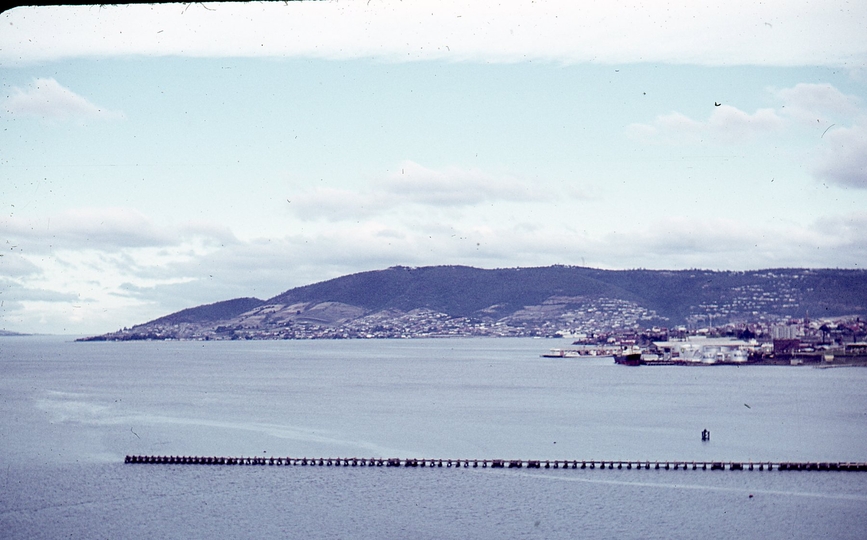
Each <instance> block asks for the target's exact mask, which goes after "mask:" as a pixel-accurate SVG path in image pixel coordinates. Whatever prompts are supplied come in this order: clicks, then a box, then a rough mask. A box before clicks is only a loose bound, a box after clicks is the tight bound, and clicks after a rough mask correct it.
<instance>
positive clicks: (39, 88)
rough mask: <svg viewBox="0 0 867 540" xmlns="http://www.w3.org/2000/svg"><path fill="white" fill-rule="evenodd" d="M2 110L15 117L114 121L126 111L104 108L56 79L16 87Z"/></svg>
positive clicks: (41, 80) (40, 80)
mask: <svg viewBox="0 0 867 540" xmlns="http://www.w3.org/2000/svg"><path fill="white" fill-rule="evenodd" d="M3 109H4V110H5V111H6V113H7V114H10V115H13V116H19V115H20V116H36V117H39V118H43V119H49V120H68V119H78V120H90V119H95V120H115V119H119V118H123V113H120V112H115V111H109V110H106V109H103V108H101V107H99V106H97V105H94V104H93V103H91V102H89V101H88V100H87V99H85V98H83V97H81V96H79V95H78V94H76V93H75V92H73V91H72V90H70V89H68V88H66V87H64V86H62V85H61V84H60V83H58V82H57V81H55V80H54V79H51V78H48V79H34V80H33V82H32V83H31V84H30V86H29V87H28V88H26V89H21V88H17V87H15V88H13V89H12V94H11V95H10V96H9V97H8V98H6V101H4V102H3Z"/></svg>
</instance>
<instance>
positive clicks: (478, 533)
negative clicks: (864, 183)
mask: <svg viewBox="0 0 867 540" xmlns="http://www.w3.org/2000/svg"><path fill="white" fill-rule="evenodd" d="M555 345H556V343H554V342H551V341H544V340H516V339H459V340H403V341H328V342H326V341H316V342H306V341H305V342H240V343H239V342H226V343H195V342H191V343H176V342H145V343H71V342H69V341H68V340H63V339H60V338H4V339H2V340H0V485H2V486H3V489H2V490H0V537H3V538H57V537H68V538H142V537H159V538H214V537H220V538H248V537H251V536H254V535H255V536H258V537H262V536H281V537H295V538H575V537H581V538H611V537H618V538H653V537H660V538H663V537H664V538H695V537H697V536H703V537H710V538H732V537H740V538H752V537H755V538H759V537H761V538H820V537H822V538H864V537H865V534H864V531H865V530H867V517H865V515H864V512H863V509H864V508H865V507H867V474H864V473H833V472H820V473H819V472H817V473H803V472H802V473H794V472H777V471H774V472H767V471H764V472H758V471H753V472H749V471H744V472H729V471H727V472H713V473H711V472H701V471H682V470H681V471H664V470H661V471H655V470H650V471H647V470H641V471H637V470H622V471H618V470H605V471H601V470H598V469H597V470H593V471H590V470H583V471H582V470H571V469H570V470H562V469H560V470H553V469H550V470H545V469H542V470H527V469H522V470H520V471H517V470H509V469H506V470H492V469H472V468H469V469H457V470H456V469H446V468H443V469H437V468H435V469H423V470H420V469H404V468H400V469H396V468H366V467H365V468H361V467H359V468H352V467H347V468H344V467H340V468H334V467H332V468H327V467H322V468H319V467H315V468H311V467H207V466H141V465H124V464H123V463H122V461H123V457H124V456H125V455H127V454H162V455H233V456H241V455H244V456H255V455H264V456H268V455H275V456H317V457H318V456H325V457H327V456H350V457H351V456H358V457H420V458H421V457H433V458H469V459H543V460H544V459H579V460H581V459H588V460H589V459H597V460H598V459H606V460H611V459H613V460H618V459H632V460H636V459H642V460H651V461H654V460H689V461H692V460H697V461H710V460H723V461H749V460H753V461H786V460H791V461H865V460H867V444H865V443H867V397H865V394H864V391H863V389H864V388H865V383H867V369H857V368H851V369H827V370H817V369H811V368H804V367H797V368H793V367H771V366H754V367H741V368H738V367H727V366H716V367H696V368H685V367H674V366H673V367H639V368H629V367H623V366H616V365H614V364H613V362H611V360H610V359H593V360H583V359H582V360H577V359H543V358H540V357H539V355H540V354H541V353H543V352H546V351H547V349H548V348H550V347H552V346H555ZM702 429H709V430H710V431H711V436H712V439H711V441H710V442H708V443H703V442H702V441H701V437H700V432H701V430H702ZM750 495H752V497H750Z"/></svg>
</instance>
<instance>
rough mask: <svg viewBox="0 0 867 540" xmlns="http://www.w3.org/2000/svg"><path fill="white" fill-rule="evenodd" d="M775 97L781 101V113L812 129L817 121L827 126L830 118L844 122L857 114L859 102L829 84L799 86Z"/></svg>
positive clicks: (800, 84)
mask: <svg viewBox="0 0 867 540" xmlns="http://www.w3.org/2000/svg"><path fill="white" fill-rule="evenodd" d="M774 94H775V95H776V97H777V98H778V99H780V100H781V101H782V102H783V105H782V107H781V108H780V112H781V113H784V114H786V115H787V116H790V117H792V118H794V119H797V120H800V121H802V122H808V123H809V124H810V125H811V126H812V125H814V124H815V123H816V121H817V120H818V121H819V123H820V124H821V123H822V122H823V121H824V122H825V124H823V125H824V126H827V123H828V122H829V121H830V120H829V118H830V119H836V118H842V119H846V118H851V117H853V116H855V115H857V114H858V112H859V108H858V107H859V103H860V100H859V99H858V98H857V97H856V96H849V95H846V94H844V93H842V92H840V91H839V90H838V89H837V88H835V87H834V86H832V85H830V84H808V83H799V84H796V85H795V86H793V87H792V88H784V89H782V90H779V91H776V92H774ZM783 109H785V110H783ZM823 129H824V127H823Z"/></svg>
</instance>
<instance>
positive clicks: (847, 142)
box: [625, 83, 867, 189]
mask: <svg viewBox="0 0 867 540" xmlns="http://www.w3.org/2000/svg"><path fill="white" fill-rule="evenodd" d="M769 92H770V93H771V95H772V97H773V98H774V99H776V100H777V101H778V102H779V106H778V107H776V108H769V109H759V110H757V111H755V112H754V113H748V112H746V111H742V110H740V109H738V108H736V107H732V106H730V105H725V104H719V105H718V106H715V107H714V110H713V112H712V113H711V114H710V116H709V117H708V118H707V120H696V119H693V118H691V117H689V116H687V115H685V114H683V113H680V112H677V111H675V112H671V113H668V114H662V115H658V116H657V117H656V118H655V119H654V120H653V122H651V123H649V124H648V123H634V124H630V125H629V126H627V127H626V130H625V132H626V135H627V136H629V137H631V138H632V139H635V140H638V141H642V142H645V143H650V144H670V145H672V144H683V143H687V144H690V143H693V144H695V143H702V144H704V143H710V144H722V145H733V144H743V143H749V142H750V141H751V140H753V139H755V138H757V137H766V138H770V137H774V136H783V135H788V134H790V133H791V132H792V131H797V132H808V133H815V134H816V135H817V136H816V139H815V140H816V143H815V144H816V145H817V147H818V148H819V151H820V153H821V157H820V158H818V160H816V161H815V162H814V163H813V164H812V173H813V176H814V178H816V180H818V181H821V182H828V183H831V184H836V185H838V186H843V187H848V188H858V189H867V111H865V110H864V109H863V108H862V106H861V100H860V99H859V98H858V97H857V96H852V95H846V94H843V93H842V92H840V91H839V90H838V89H837V88H835V87H833V86H832V85H830V84H807V83H800V84H797V85H795V86H793V87H791V88H784V89H782V90H774V89H770V90H769Z"/></svg>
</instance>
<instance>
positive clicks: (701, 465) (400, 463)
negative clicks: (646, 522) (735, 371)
mask: <svg viewBox="0 0 867 540" xmlns="http://www.w3.org/2000/svg"><path fill="white" fill-rule="evenodd" d="M124 463H140V464H157V465H270V466H293V467H294V466H302V467H305V466H309V467H428V468H430V467H436V468H441V467H446V468H479V467H481V468H487V467H491V468H494V469H497V468H500V469H503V468H508V469H521V468H528V469H596V468H599V469H636V470H641V469H646V470H649V469H654V470H675V471H676V470H693V471H697V470H702V471H707V470H710V471H774V470H776V471H850V472H867V462H815V461H810V462H790V461H785V462H771V461H762V462H753V461H616V460H615V461H597V460H590V461H587V460H562V459H561V460H556V459H555V460H523V459H416V458H358V457H351V458H347V457H343V458H340V457H337V458H321V457H320V458H308V457H300V458H299V457H225V456H126V458H125V459H124Z"/></svg>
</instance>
